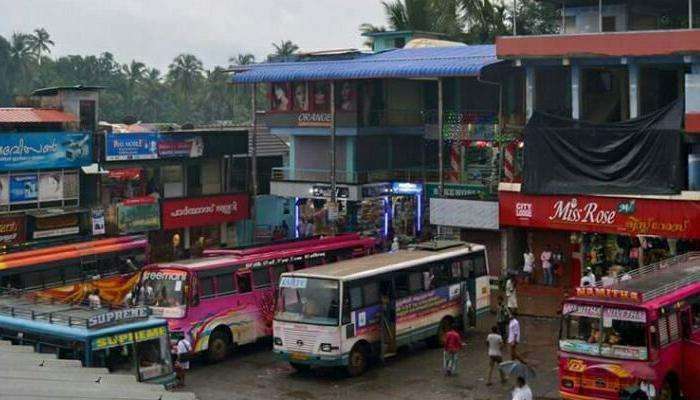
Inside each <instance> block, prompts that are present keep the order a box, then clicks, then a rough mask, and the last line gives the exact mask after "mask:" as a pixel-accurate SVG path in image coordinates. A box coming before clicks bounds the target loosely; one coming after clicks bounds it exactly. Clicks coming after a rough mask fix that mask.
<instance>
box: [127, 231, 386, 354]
mask: <svg viewBox="0 0 700 400" xmlns="http://www.w3.org/2000/svg"><path fill="white" fill-rule="evenodd" d="M375 245H376V241H375V239H372V238H363V237H361V236H359V235H341V236H336V237H331V238H318V239H310V240H303V241H296V242H294V243H285V244H281V245H270V246H264V247H259V248H255V249H246V250H243V251H240V253H235V252H239V250H229V252H231V253H229V254H227V253H226V250H218V251H220V252H222V253H219V254H218V255H212V254H211V253H209V254H208V256H206V257H204V258H198V259H191V260H181V261H174V262H167V263H160V264H154V265H149V266H147V267H145V268H144V271H143V273H142V278H141V284H140V285H141V286H140V289H139V293H140V297H141V301H142V302H143V303H145V304H146V305H148V306H149V307H150V308H151V310H152V312H153V315H155V316H159V317H162V318H165V319H167V320H168V328H169V330H170V332H171V335H172V338H173V339H174V340H177V339H178V338H180V337H182V336H183V335H185V334H186V333H189V334H190V335H191V337H192V341H193V343H192V345H193V346H192V347H193V349H194V351H195V352H196V353H200V352H206V353H207V356H208V358H209V360H211V361H220V360H222V359H224V358H226V356H227V355H228V354H229V352H230V351H231V349H232V348H233V347H234V346H237V345H243V344H247V343H252V342H255V341H256V340H258V339H260V338H263V337H266V336H271V335H272V316H273V313H274V298H275V291H276V288H277V281H278V278H279V276H280V275H281V274H282V273H283V272H288V271H297V270H300V269H303V268H306V267H310V266H315V265H321V264H325V263H329V262H335V261H338V260H344V259H349V258H354V257H360V256H364V255H367V254H370V253H372V252H373V251H374V248H375Z"/></svg>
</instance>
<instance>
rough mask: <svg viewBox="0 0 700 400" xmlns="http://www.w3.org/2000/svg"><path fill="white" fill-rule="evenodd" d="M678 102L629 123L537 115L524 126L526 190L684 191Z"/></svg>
mask: <svg viewBox="0 0 700 400" xmlns="http://www.w3.org/2000/svg"><path fill="white" fill-rule="evenodd" d="M682 118H683V104H682V103H681V102H680V101H676V102H674V103H672V104H670V105H669V106H667V107H664V108H662V109H660V110H658V111H655V112H654V113H652V114H649V115H646V116H643V117H640V118H637V119H633V120H630V121H625V122H617V123H608V124H593V123H588V122H584V121H579V120H572V119H567V118H561V117H557V116H554V115H549V114H543V113H539V112H535V113H534V114H533V115H532V117H531V118H530V120H529V121H528V123H527V125H526V126H525V153H524V167H523V171H524V175H523V185H522V189H521V190H522V192H523V193H527V194H579V193H602V194H632V195H635V194H677V193H680V191H681V189H682V187H683V181H684V177H683V168H682V165H681V163H682V158H683V157H681V140H682V134H681V130H680V129H681V122H682Z"/></svg>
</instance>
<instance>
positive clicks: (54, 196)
mask: <svg viewBox="0 0 700 400" xmlns="http://www.w3.org/2000/svg"><path fill="white" fill-rule="evenodd" d="M61 199H63V174H62V173H61V171H53V172H42V173H40V174H39V201H53V200H61Z"/></svg>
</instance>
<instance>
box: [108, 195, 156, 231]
mask: <svg viewBox="0 0 700 400" xmlns="http://www.w3.org/2000/svg"><path fill="white" fill-rule="evenodd" d="M147 197H148V198H149V199H151V201H150V202H149V201H146V198H143V199H144V200H143V201H133V200H132V201H129V200H127V201H125V202H123V203H119V204H117V229H118V230H119V233H120V234H127V233H139V232H147V231H155V230H158V229H160V208H159V207H158V202H156V201H155V199H154V198H153V197H150V196H147Z"/></svg>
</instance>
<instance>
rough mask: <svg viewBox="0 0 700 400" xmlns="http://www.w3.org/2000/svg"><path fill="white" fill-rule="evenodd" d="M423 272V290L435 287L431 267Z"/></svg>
mask: <svg viewBox="0 0 700 400" xmlns="http://www.w3.org/2000/svg"><path fill="white" fill-rule="evenodd" d="M422 274H423V291H425V292H427V291H429V290H433V289H435V273H434V272H433V268H428V269H427V270H425V271H423V272H422Z"/></svg>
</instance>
